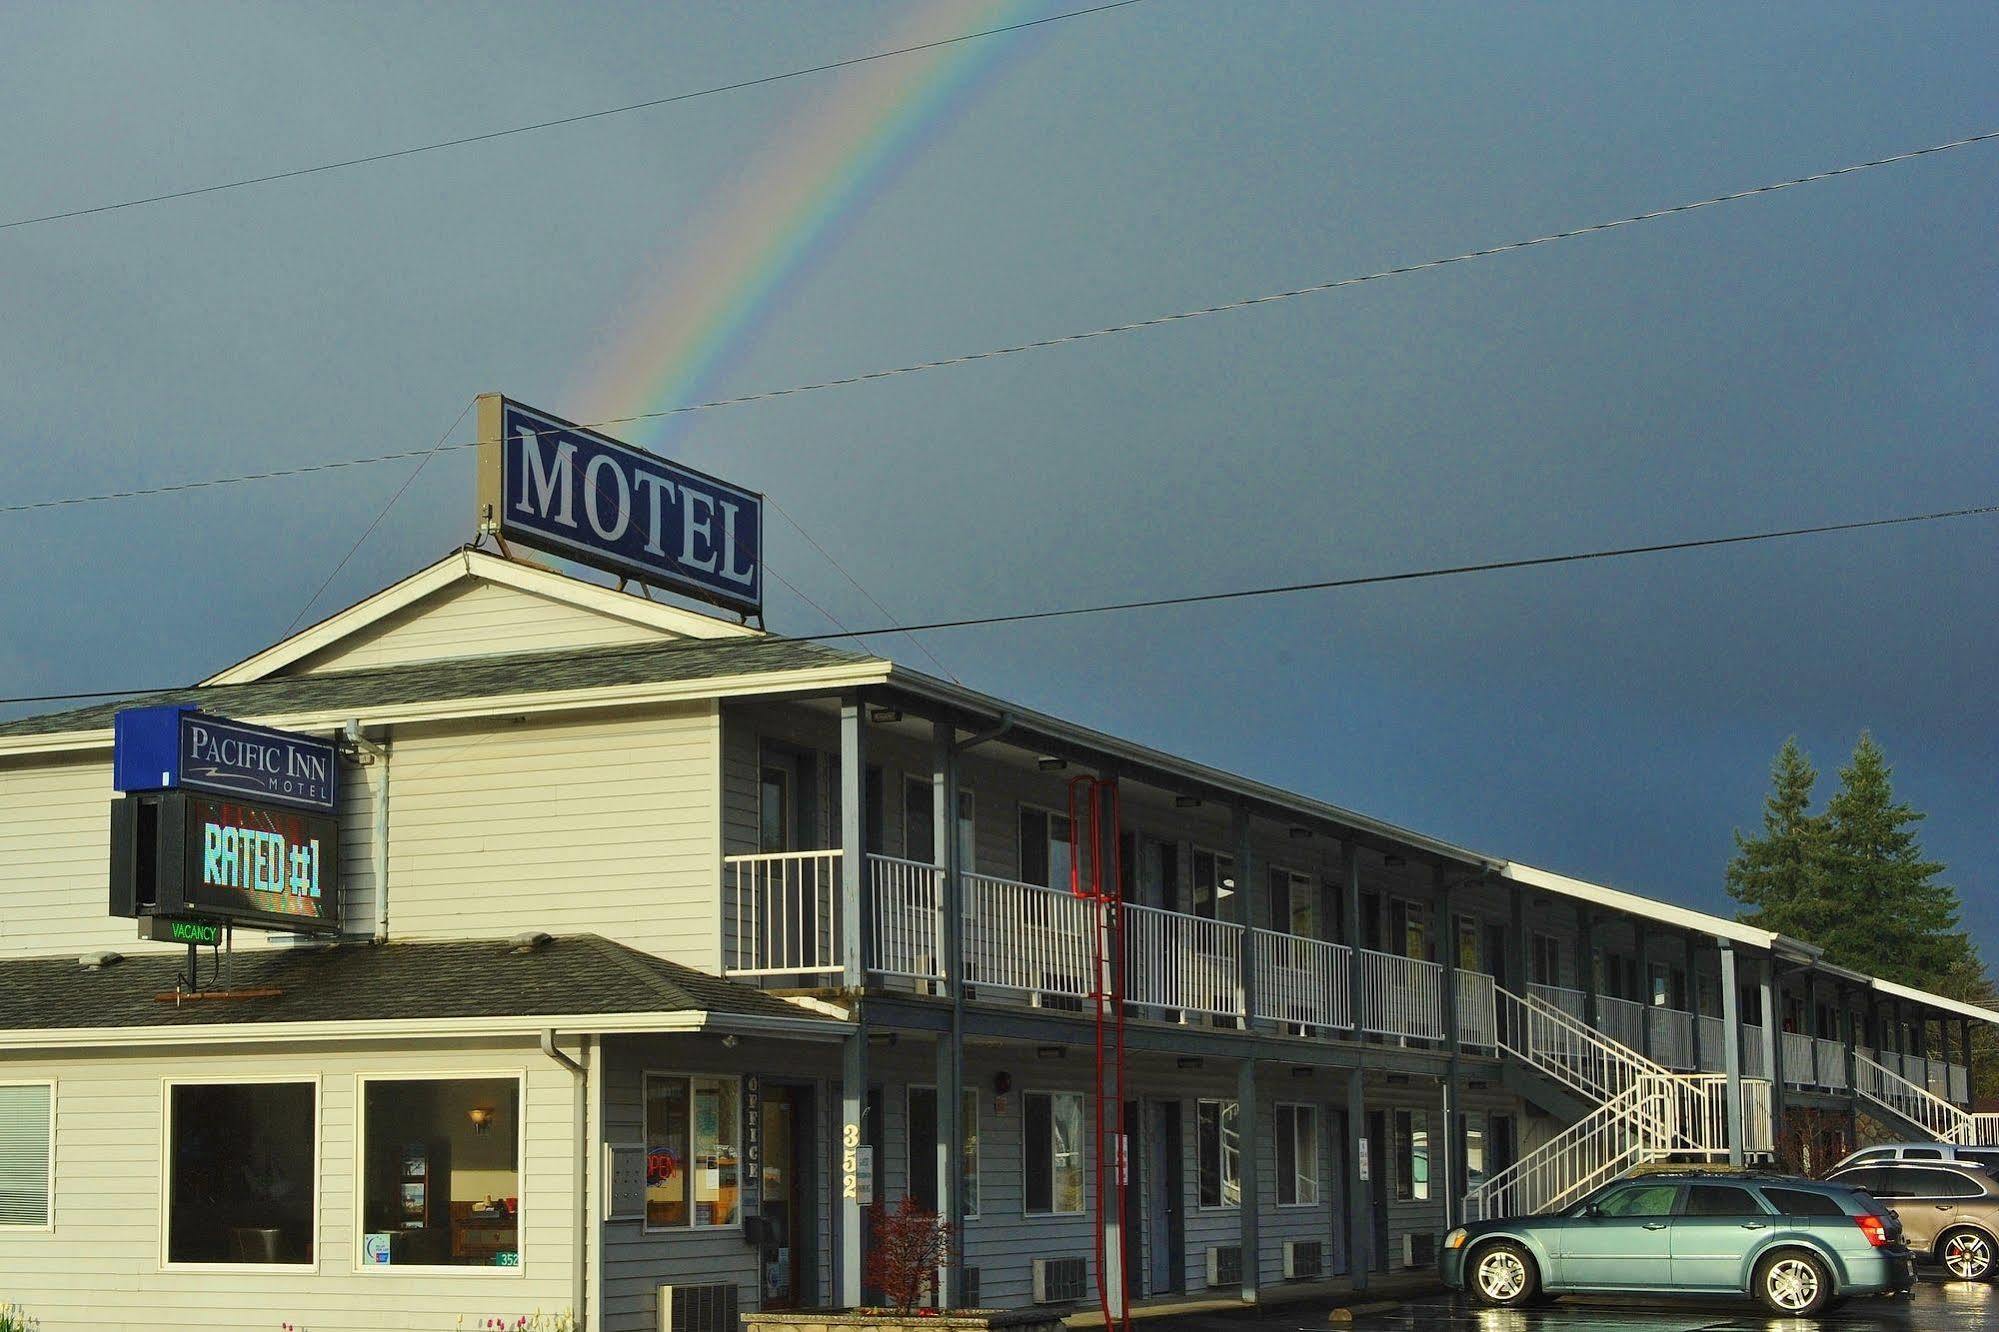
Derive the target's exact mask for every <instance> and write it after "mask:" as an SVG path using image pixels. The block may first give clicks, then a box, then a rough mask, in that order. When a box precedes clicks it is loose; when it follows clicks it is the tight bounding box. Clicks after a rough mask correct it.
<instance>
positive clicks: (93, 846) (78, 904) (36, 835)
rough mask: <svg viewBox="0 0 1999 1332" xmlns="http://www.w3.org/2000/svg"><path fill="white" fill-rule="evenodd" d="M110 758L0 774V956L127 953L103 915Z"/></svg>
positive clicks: (123, 923)
mask: <svg viewBox="0 0 1999 1332" xmlns="http://www.w3.org/2000/svg"><path fill="white" fill-rule="evenodd" d="M114 794H115V793H114V792H113V791H112V789H111V758H110V755H109V754H106V755H104V756H103V757H101V758H95V757H92V758H66V759H57V760H52V761H44V762H37V763H32V764H30V763H14V764H9V765H7V766H4V767H0V956H8V957H19V956H23V955H26V954H33V953H73V954H82V953H86V952H91V951H94V950H97V949H101V948H116V949H120V950H127V949H130V948H131V947H132V934H133V929H134V926H133V923H132V922H131V921H129V920H117V921H114V920H113V919H112V918H111V916H110V914H109V912H108V910H107V907H108V904H109V884H108V878H107V875H106V873H105V865H106V863H107V858H108V855H109V851H110V847H111V798H112V796H113V795H114Z"/></svg>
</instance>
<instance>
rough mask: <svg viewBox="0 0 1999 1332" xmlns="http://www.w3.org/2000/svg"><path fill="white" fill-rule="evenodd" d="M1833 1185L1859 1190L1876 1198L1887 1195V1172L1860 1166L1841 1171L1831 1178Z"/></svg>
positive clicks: (1879, 1168) (1876, 1167)
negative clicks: (1842, 1185)
mask: <svg viewBox="0 0 1999 1332" xmlns="http://www.w3.org/2000/svg"><path fill="white" fill-rule="evenodd" d="M1832 1182H1833V1183H1835V1184H1844V1185H1846V1187H1847V1188H1849V1189H1860V1190H1862V1191H1863V1192H1866V1193H1871V1194H1873V1195H1874V1196H1875V1197H1877V1198H1881V1197H1885V1196H1887V1193H1888V1172H1887V1171H1886V1170H1885V1169H1883V1168H1882V1167H1880V1166H1862V1167H1858V1168H1855V1169H1850V1170H1842V1171H1840V1172H1839V1173H1838V1174H1836V1175H1834V1176H1833V1177H1832Z"/></svg>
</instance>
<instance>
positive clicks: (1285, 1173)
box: [1276, 1105, 1319, 1207]
mask: <svg viewBox="0 0 1999 1332" xmlns="http://www.w3.org/2000/svg"><path fill="white" fill-rule="evenodd" d="M1276 1148H1277V1205H1278V1206H1279V1207H1304V1206H1308V1205H1311V1204H1314V1203H1316V1202H1318V1201H1319V1111H1318V1107H1316V1106H1310V1105H1279V1106H1278V1107H1277V1142H1276Z"/></svg>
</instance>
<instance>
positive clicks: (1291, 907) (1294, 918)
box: [1270, 869, 1324, 939]
mask: <svg viewBox="0 0 1999 1332" xmlns="http://www.w3.org/2000/svg"><path fill="white" fill-rule="evenodd" d="M1270 918H1271V920H1272V921H1274V922H1275V923H1276V927H1277V928H1278V929H1280V930H1284V931H1286V932H1288V933H1291V934H1295V935H1298V936H1299V937H1301V938H1305V939H1318V938H1322V937H1324V936H1322V935H1321V934H1320V933H1319V885H1317V884H1316V883H1314V882H1312V880H1311V878H1310V876H1308V875H1304V874H1298V873H1295V872H1294V871H1291V870H1287V869H1272V870H1271V871H1270Z"/></svg>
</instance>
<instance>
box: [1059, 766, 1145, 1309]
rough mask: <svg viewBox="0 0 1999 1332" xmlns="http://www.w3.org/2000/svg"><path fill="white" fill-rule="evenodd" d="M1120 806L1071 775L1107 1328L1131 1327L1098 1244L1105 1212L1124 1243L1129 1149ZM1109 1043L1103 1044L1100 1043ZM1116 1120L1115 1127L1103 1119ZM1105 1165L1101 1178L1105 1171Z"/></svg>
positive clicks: (1097, 783) (1125, 1302)
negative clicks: (1087, 973)
mask: <svg viewBox="0 0 1999 1332" xmlns="http://www.w3.org/2000/svg"><path fill="white" fill-rule="evenodd" d="M1086 802H1087V804H1088V818H1087V819H1085V818H1083V817H1082V815H1083V812H1084V811H1083V809H1082V808H1081V807H1082V806H1083V805H1084V804H1085V803H1086ZM1107 804H1108V806H1109V814H1110V836H1109V838H1108V839H1106V838H1105V836H1104V831H1105V830H1104V815H1105V806H1106V805H1107ZM1123 822H1124V819H1123V810H1122V808H1121V806H1120V804H1119V797H1118V785H1117V783H1116V782H1106V781H1102V780H1099V779H1098V778H1096V777H1091V776H1078V777H1072V778H1070V780H1069V836H1070V856H1069V891H1070V893H1071V894H1072V895H1074V896H1076V897H1079V898H1083V899H1085V900H1087V901H1089V902H1090V903H1091V904H1092V906H1093V907H1094V910H1093V911H1092V912H1091V930H1090V937H1091V940H1092V948H1091V951H1092V955H1093V958H1094V961H1095V965H1096V970H1095V972H1094V974H1093V975H1092V978H1091V982H1090V1002H1091V1004H1092V1006H1093V1007H1094V1009H1095V1017H1096V1021H1095V1034H1096V1107H1095V1108H1096V1143H1097V1170H1096V1175H1097V1242H1096V1260H1097V1261H1096V1268H1097V1300H1098V1305H1099V1307H1100V1308H1101V1309H1102V1311H1103V1315H1104V1327H1105V1328H1106V1329H1122V1330H1123V1332H1130V1328H1131V1298H1130V1290H1131V1274H1130V1273H1129V1272H1127V1271H1125V1269H1124V1263H1123V1261H1122V1255H1120V1261H1119V1263H1118V1271H1119V1273H1120V1276H1121V1278H1122V1279H1121V1281H1120V1283H1119V1284H1120V1286H1121V1287H1122V1288H1121V1289H1120V1290H1119V1292H1118V1296H1119V1298H1118V1307H1119V1313H1120V1315H1121V1316H1120V1317H1117V1318H1113V1317H1112V1316H1111V1290H1110V1273H1109V1271H1108V1267H1109V1264H1108V1262H1107V1258H1108V1256H1109V1255H1108V1253H1107V1252H1106V1245H1105V1242H1104V1241H1105V1231H1106V1222H1107V1220H1109V1219H1110V1218H1112V1217H1115V1218H1116V1220H1117V1223H1118V1225H1117V1235H1118V1242H1119V1243H1120V1244H1122V1243H1123V1242H1124V1235H1125V1219H1126V1210H1125V1194H1126V1183H1127V1181H1128V1180H1129V1178H1130V1174H1129V1153H1130V1150H1131V1145H1130V1143H1129V1142H1127V1141H1125V1136H1126V1135H1125V1132H1124V1106H1125V1078H1124V961H1125V956H1124V911H1123V906H1124V902H1123V897H1122V888H1123V883H1124V872H1123V869H1124V867H1123V839H1122V837H1121V835H1120V834H1121V830H1122V828H1123ZM1085 826H1087V827H1088V828H1089V841H1088V842H1087V843H1084V842H1083V839H1082V837H1081V833H1082V831H1083V829H1084V827H1085ZM1083 845H1087V846H1088V847H1089V848H1090V873H1089V881H1088V883H1087V884H1086V883H1085V882H1084V878H1083V858H1082V856H1081V855H1079V854H1077V852H1078V850H1079V849H1080V847H1081V846H1083ZM1105 847H1109V850H1110V856H1109V860H1110V879H1109V882H1108V883H1106V882H1105V878H1104V859H1105V858H1104V856H1103V854H1102V853H1103V850H1104V848H1105ZM1106 1047H1108V1049H1107V1048H1106ZM1107 1123H1108V1124H1115V1125H1116V1127H1115V1128H1108V1127H1106V1125H1107ZM1107 1171H1108V1182H1107V1177H1106V1172H1107Z"/></svg>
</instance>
